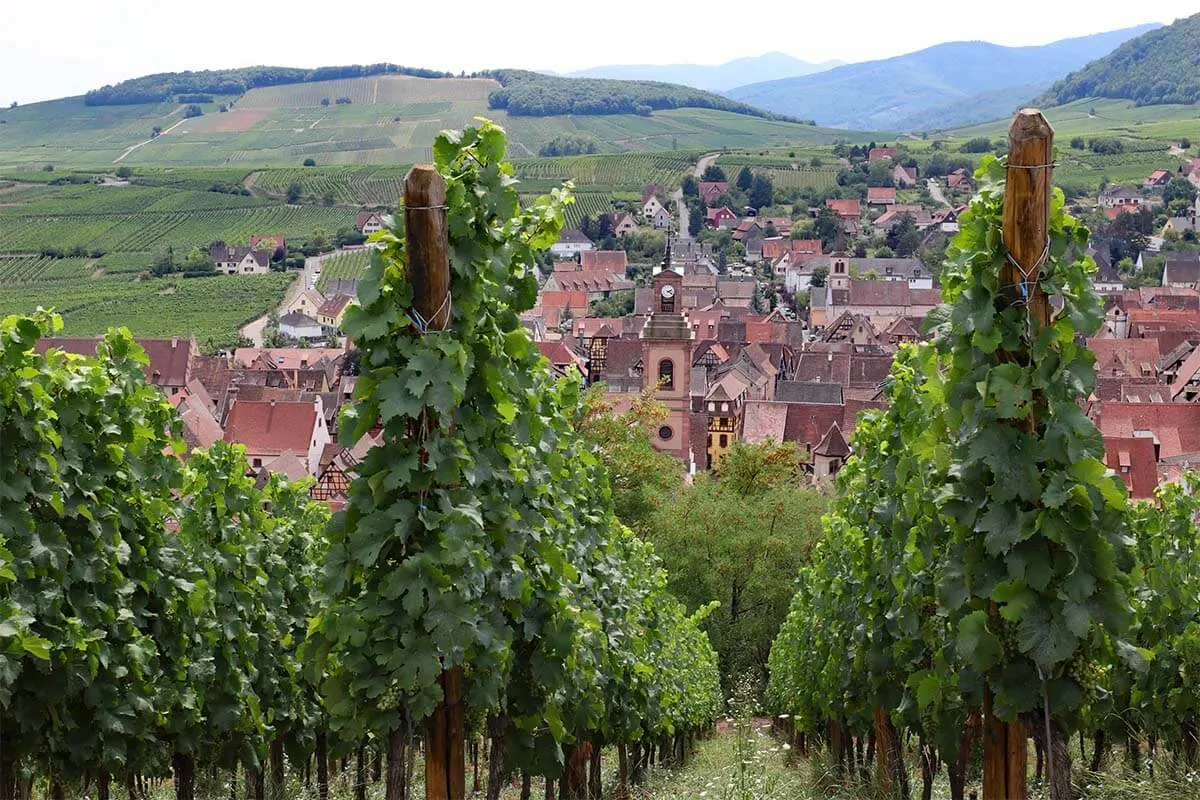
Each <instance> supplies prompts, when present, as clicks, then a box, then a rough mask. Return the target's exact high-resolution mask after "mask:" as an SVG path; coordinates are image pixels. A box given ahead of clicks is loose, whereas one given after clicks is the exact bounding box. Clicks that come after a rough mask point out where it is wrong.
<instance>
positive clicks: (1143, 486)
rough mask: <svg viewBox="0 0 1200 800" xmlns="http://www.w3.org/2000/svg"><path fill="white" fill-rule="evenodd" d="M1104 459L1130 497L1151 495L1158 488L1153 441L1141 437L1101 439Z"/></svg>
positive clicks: (1107, 437)
mask: <svg viewBox="0 0 1200 800" xmlns="http://www.w3.org/2000/svg"><path fill="white" fill-rule="evenodd" d="M1104 460H1105V463H1107V464H1108V466H1109V468H1110V469H1112V471H1113V472H1115V473H1117V474H1118V475H1120V476H1121V479H1122V480H1124V481H1125V488H1126V489H1128V490H1129V494H1130V496H1131V497H1134V498H1137V499H1143V498H1147V497H1153V496H1154V490H1155V488H1156V487H1157V486H1158V463H1157V462H1156V461H1155V459H1154V440H1153V439H1150V438H1147V437H1143V436H1131V437H1117V436H1111V437H1110V436H1106V437H1104Z"/></svg>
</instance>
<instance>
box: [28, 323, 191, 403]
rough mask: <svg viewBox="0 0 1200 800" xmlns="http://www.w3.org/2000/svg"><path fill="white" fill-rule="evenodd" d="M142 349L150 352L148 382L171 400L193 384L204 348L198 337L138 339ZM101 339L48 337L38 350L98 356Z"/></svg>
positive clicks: (40, 343)
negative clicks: (97, 347)
mask: <svg viewBox="0 0 1200 800" xmlns="http://www.w3.org/2000/svg"><path fill="white" fill-rule="evenodd" d="M136 341H137V343H138V345H139V346H140V347H141V348H142V349H143V350H145V351H146V357H147V358H148V359H149V360H150V363H148V364H147V365H146V367H145V370H144V371H145V374H146V382H147V383H149V384H151V385H153V386H157V387H158V388H160V389H162V391H163V393H164V394H166V395H167V396H168V397H174V396H175V395H178V394H180V393H181V392H183V391H184V390H185V389H186V387H187V385H188V383H190V382H191V380H192V370H193V369H194V365H195V361H196V359H197V358H199V357H200V356H199V353H200V348H199V347H198V346H197V345H196V339H195V337H192V338H190V339H179V338H175V339H137V340H136ZM99 343H100V339H98V338H94V337H93V338H88V339H67V338H60V337H53V336H51V337H46V338H43V339H38V341H37V344H36V345H35V348H36V349H37V352H38V353H41V354H45V352H46V351H47V350H49V349H50V348H52V347H53V348H56V349H58V350H62V351H63V352H65V353H74V354H76V355H82V356H91V357H93V358H94V357H95V356H96V345H98V344H99Z"/></svg>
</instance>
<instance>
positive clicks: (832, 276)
mask: <svg viewBox="0 0 1200 800" xmlns="http://www.w3.org/2000/svg"><path fill="white" fill-rule="evenodd" d="M829 288H831V289H849V288H850V254H849V253H848V252H847V251H846V234H845V232H844V231H838V235H837V242H836V243H835V244H834V247H833V252H832V253H830V255H829Z"/></svg>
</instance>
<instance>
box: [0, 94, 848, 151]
mask: <svg viewBox="0 0 1200 800" xmlns="http://www.w3.org/2000/svg"><path fill="white" fill-rule="evenodd" d="M499 87H500V85H499V83H497V82H496V81H494V80H491V79H487V78H461V79H460V78H442V79H426V78H414V77H408V76H402V75H379V76H373V77H368V78H351V79H342V80H331V81H321V82H317V83H298V84H288V85H283V86H270V87H261V88H256V89H251V90H249V91H248V92H246V93H245V94H243V95H241V96H238V97H234V96H219V95H218V96H213V98H212V102H211V103H200V104H197V105H199V107H200V108H201V109H202V110H203V112H204V113H203V115H202V116H196V117H191V118H188V117H185V109H186V108H187V105H186V104H182V103H175V102H155V103H141V104H136V105H86V104H85V102H84V100H83V98H68V99H63V100H54V101H50V102H46V103H36V104H32V105H28V106H22V107H18V108H15V109H7V110H4V111H0V122H2V124H0V167H6V168H12V167H25V168H33V169H37V168H41V167H42V166H43V165H45V164H53V165H54V166H55V167H64V166H67V167H76V168H105V167H110V165H113V164H127V165H131V166H138V165H179V166H225V165H236V166H245V167H246V168H247V170H250V169H254V168H258V167H266V166H278V165H292V166H300V164H301V162H303V161H304V160H305V159H307V158H311V159H313V160H314V161H316V162H317V164H319V165H322V166H326V165H339V164H340V165H351V164H408V163H412V162H414V161H418V160H427V159H428V158H429V142H431V141H432V140H433V137H434V135H435V134H436V133H437V131H439V130H442V129H445V128H455V127H461V126H463V125H465V124H467V123H469V122H470V121H471V120H472V119H474V118H475V117H476V116H486V117H489V118H491V119H493V120H495V121H496V122H498V123H499V124H501V125H503V126H504V127H505V128H506V129H507V130H508V132H509V135H510V142H511V149H512V153H513V155H514V156H516V157H532V156H537V155H538V154H539V151H540V150H541V148H542V147H543V145H545V144H546V143H547V142H549V141H551V140H553V139H556V138H558V137H562V136H578V137H583V138H585V139H587V140H591V141H594V142H595V144H596V149H597V151H598V152H601V153H619V152H628V151H639V150H672V149H678V150H707V149H716V148H722V147H758V146H768V145H788V144H802V143H829V142H832V141H834V140H835V139H836V138H838V137H840V136H844V135H845V134H844V132H840V131H832V130H824V129H821V128H816V127H813V126H810V125H801V124H798V123H794V122H787V121H783V120H774V119H764V118H761V117H755V116H750V115H747V114H741V113H735V112H732V111H726V110H720V109H711V108H674V109H667V110H663V111H654V112H651V113H648V114H632V113H631V114H610V115H599V114H586V115H565V114H564V115H554V116H517V115H512V114H510V113H509V112H507V111H504V110H502V109H491V108H489V107H488V98H489V95H491V93H492V92H494V91H496V90H497V89H499ZM339 98H341V99H342V100H343V102H341V103H339V102H338V100H339ZM346 101H348V102H346ZM230 102H232V103H233V105H232V107H231V108H230V107H229V103H230ZM222 106H225V107H226V108H228V109H229V110H227V111H224V112H222V111H220V108H221V107H222ZM155 128H158V129H159V130H160V131H161V134H160V135H157V136H154V135H153V132H154V130H155Z"/></svg>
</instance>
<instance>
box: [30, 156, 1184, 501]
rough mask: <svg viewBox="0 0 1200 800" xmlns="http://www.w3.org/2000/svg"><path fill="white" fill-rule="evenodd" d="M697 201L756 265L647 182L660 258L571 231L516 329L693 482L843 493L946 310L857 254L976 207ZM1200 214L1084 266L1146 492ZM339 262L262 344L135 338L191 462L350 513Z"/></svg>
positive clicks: (918, 265) (909, 170)
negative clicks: (1133, 249) (741, 468)
mask: <svg viewBox="0 0 1200 800" xmlns="http://www.w3.org/2000/svg"><path fill="white" fill-rule="evenodd" d="M894 156H896V151H895V150H894V149H892V148H886V147H883V148H874V149H872V150H871V151H870V152H869V154H868V155H867V158H868V160H869V161H870V162H875V161H884V162H885V163H888V164H890V162H891V160H892V159H893V157H894ZM710 165H711V162H710ZM697 171H698V172H699V169H698V170H697ZM891 172H892V176H893V179H894V182H895V184H896V186H898V187H901V191H903V190H904V189H908V188H912V187H913V186H916V185H917V183H918V181H923V180H925V179H922V178H919V177H918V175H917V174H916V169H915V168H914V167H909V166H904V165H901V164H896V165H895V166H894V168H893V169H892V170H891ZM1174 178H1183V179H1186V180H1187V181H1188V182H1189V183H1190V184H1191V185H1194V186H1200V161H1191V162H1187V163H1186V164H1184V165H1183V167H1181V168H1180V169H1179V170H1178V172H1177V173H1176V174H1172V173H1169V172H1166V171H1157V172H1155V173H1154V174H1152V175H1150V176H1148V177H1147V179H1146V181H1145V182H1144V184H1143V185H1142V186H1138V187H1110V188H1107V189H1105V190H1104V191H1103V192H1102V193H1101V194H1100V195H1099V197H1098V198H1097V200H1096V205H1095V209H1094V213H1102V214H1104V215H1105V216H1106V217H1107V218H1109V219H1117V218H1119V217H1122V216H1123V215H1135V214H1139V213H1143V212H1148V211H1149V210H1150V209H1153V208H1159V209H1161V207H1162V205H1163V201H1162V188H1163V187H1164V186H1165V185H1167V184H1168V183H1169V182H1170V181H1171V180H1172V179H1174ZM928 184H929V185H928V186H927V190H928V191H930V194H933V195H935V196H940V197H941V198H942V199H945V198H946V197H947V196H950V197H955V198H962V199H964V200H965V199H966V198H968V197H969V196H970V193H971V192H972V191H973V186H972V183H971V178H970V177H969V176H967V175H966V174H965V172H964V170H961V169H960V170H956V171H953V172H951V173H949V174H947V175H945V176H942V177H940V178H939V179H938V180H937V181H933V180H929V181H928ZM697 188H698V195H699V198H700V199H701V200H702V202H703V203H704V204H705V211H706V218H705V226H706V229H707V230H708V231H710V232H717V231H728V232H730V234H731V239H732V240H733V241H735V242H736V243H737V244H739V245H740V246H741V250H740V251H739V252H741V253H744V259H743V260H742V262H740V263H729V264H726V265H723V267H719V266H718V264H717V260H716V257H715V254H714V252H713V248H712V247H711V246H710V245H708V244H705V243H704V242H703V241H702V239H703V238H704V237H703V236H702V237H692V236H690V235H688V234H687V233H686V230H687V220H686V218H684V219H681V218H680V209H681V208H682V209H683V213H684V214H687V206H686V205H685V204H683V203H682V202H681V201H680V198H678V197H677V198H676V199H675V200H674V201H672V200H671V198H669V197H664V196H663V192H662V191H661V187H653V186H651V187H647V192H646V199H645V202H644V203H643V204H642V208H641V209H640V211H639V212H637V213H630V212H624V213H618V214H614V215H613V218H612V219H611V220H610V221H609V223H610V224H609V228H608V230H609V231H610V235H611V236H612V237H616V238H618V239H619V238H622V237H624V236H627V235H629V234H633V233H635V232H636V231H638V230H643V229H646V230H657V231H663V232H666V233H667V234H668V238H667V246H666V251H665V253H664V256H663V258H662V259H661V260H660V262H659V263H658V264H655V265H653V267H652V269H650V270H639V269H637V268H635V266H634V265H633V264H632V263H631V261H630V253H629V252H627V251H626V250H624V249H613V250H603V249H598V248H597V246H596V244H595V243H594V242H593V241H592V240H591V239H589V238H588V237H587V236H586V235H584V234H583V233H582V232H581V231H580V230H578V229H568V230H565V231H564V232H563V234H562V236H561V237H560V240H559V242H558V243H556V244H555V245H554V246H553V247H552V248H551V253H550V255H551V256H552V260H550V261H548V262H547V264H546V265H545V266H544V267H543V269H544V272H545V274H544V277H543V279H542V282H541V289H540V292H539V296H538V302H537V305H536V306H535V307H534V308H533V309H531V310H530V311H529V312H527V313H526V314H525V315H523V318H522V319H523V323H524V325H525V327H526V329H527V331H528V332H529V333H530V335H531V337H532V338H533V339H534V340H535V341H536V343H537V346H538V347H539V349H540V350H541V352H542V354H543V355H544V356H545V358H546V359H547V362H548V363H547V368H548V369H551V370H553V371H554V372H556V373H558V374H566V373H568V372H574V373H577V374H578V376H579V377H580V379H581V380H582V381H583V382H584V383H585V384H587V385H592V384H603V386H604V390H605V394H606V398H607V401H608V402H609V403H610V404H611V406H612V408H613V409H614V410H616V411H618V412H619V411H621V410H623V409H626V408H628V407H629V406H630V405H631V404H632V402H633V400H634V399H635V398H636V397H638V396H639V395H641V394H643V393H646V392H651V393H653V395H654V397H655V399H656V400H657V401H658V402H660V403H661V404H663V405H664V406H665V407H666V409H667V415H666V418H665V419H664V420H663V421H662V423H661V424H660V425H658V426H657V428H656V430H654V431H652V432H650V436H651V441H652V443H653V445H654V446H655V447H656V448H657V449H659V450H661V451H664V452H667V453H670V454H671V455H673V456H675V457H677V458H678V459H679V460H680V462H681V464H682V465H683V467H684V468H685V469H686V471H687V472H688V473H689V474H695V473H696V472H699V471H709V470H712V469H714V468H715V467H716V466H717V465H718V464H719V462H720V460H721V458H722V457H723V456H724V455H725V454H726V453H728V452H729V451H730V449H731V448H732V447H733V446H734V445H735V444H736V443H737V442H746V443H758V442H773V443H776V444H780V443H794V444H795V445H797V447H798V448H799V450H800V452H801V453H802V454H803V456H804V458H805V462H806V463H805V472H806V475H807V476H808V479H809V480H810V481H811V482H813V483H815V484H818V485H822V484H823V485H831V482H832V478H833V477H834V476H835V475H836V474H837V472H838V470H839V469H840V467H841V466H842V465H843V464H844V463H845V461H846V459H847V458H849V456H850V455H851V452H852V449H851V446H850V442H851V439H852V435H853V432H854V428H855V424H856V421H857V419H858V415H859V413H860V412H862V411H863V410H865V409H870V408H882V407H884V400H883V393H882V387H883V383H884V381H885V380H886V379H887V376H888V373H889V370H890V369H891V365H892V359H893V356H894V354H895V353H896V351H897V349H898V347H899V346H900V345H902V344H904V343H906V342H915V341H918V340H920V339H922V338H924V337H925V335H926V334H925V333H924V320H925V317H926V315H928V314H929V312H930V311H932V310H933V309H934V308H935V307H936V306H937V305H938V304H939V303H940V302H941V292H940V288H939V285H938V283H937V279H936V275H935V273H934V271H933V270H931V269H930V268H929V267H928V266H926V265H925V264H924V263H923V262H922V261H921V259H919V258H917V257H915V256H906V257H896V256H883V257H880V256H879V255H872V256H868V255H866V250H865V246H864V243H865V242H868V241H869V240H871V237H881V236H885V235H886V234H887V233H888V231H889V230H891V229H892V228H893V227H894V226H896V225H897V224H900V223H901V222H911V223H912V225H913V227H914V228H915V229H916V230H917V231H919V232H920V233H921V235H922V236H923V237H926V238H928V237H930V236H934V235H938V236H942V237H949V236H952V235H953V234H954V233H955V232H957V230H958V221H957V220H958V215H959V214H961V213H962V212H963V211H965V209H966V206H965V204H958V205H951V204H950V203H939V204H938V207H936V208H929V207H927V206H925V205H920V204H899V203H897V202H896V198H897V188H894V187H878V188H877V187H868V188H866V189H865V197H864V198H863V199H861V200H857V199H832V198H831V199H828V200H826V201H825V203H824V205H823V206H822V207H821V208H814V209H811V210H810V215H809V217H810V219H809V220H807V221H806V220H804V219H795V220H794V219H792V218H789V217H771V216H763V215H759V214H754V213H751V214H739V213H735V212H734V211H733V209H731V208H729V207H728V205H727V201H728V197H729V195H728V192H729V184H728V182H725V181H698V186H697ZM749 210H750V211H753V209H752V208H751V209H749ZM821 215H825V216H829V215H836V219H837V222H838V227H837V231H836V234H835V236H834V237H833V244H832V247H830V248H828V252H827V251H826V250H827V249H826V248H825V246H824V243H823V242H822V240H821V239H820V238H815V237H813V236H812V235H811V234H810V235H809V236H805V237H804V238H796V237H795V236H794V235H792V234H794V233H796V232H803V231H807V230H810V229H811V224H806V223H811V218H815V217H819V216H821ZM1198 217H1200V199H1196V200H1195V201H1194V202H1193V205H1192V206H1191V207H1190V208H1188V209H1187V210H1186V213H1183V214H1181V215H1179V216H1171V217H1169V218H1168V220H1167V222H1166V224H1165V226H1164V227H1163V229H1162V230H1161V231H1160V232H1158V233H1157V234H1156V235H1154V236H1150V237H1147V238H1146V250H1145V255H1146V256H1147V257H1150V256H1152V255H1156V254H1157V255H1160V256H1161V257H1162V258H1163V274H1162V279H1161V285H1155V286H1140V287H1138V288H1126V287H1125V283H1126V281H1125V280H1123V278H1122V276H1121V275H1120V274H1118V271H1117V269H1116V267H1115V266H1114V262H1113V259H1112V258H1111V256H1110V254H1109V253H1108V252H1107V251H1105V250H1104V249H1100V250H1097V249H1094V248H1093V249H1092V250H1091V252H1090V253H1089V255H1091V256H1093V257H1094V258H1095V261H1096V263H1097V266H1098V271H1097V272H1096V274H1095V275H1094V276H1093V284H1094V286H1095V288H1096V289H1097V291H1099V292H1100V293H1101V294H1102V296H1103V299H1104V304H1105V311H1106V325H1105V328H1104V330H1102V331H1101V332H1100V333H1099V334H1098V335H1096V336H1094V337H1092V338H1091V339H1089V340H1088V342H1087V345H1088V347H1089V348H1090V349H1091V351H1092V352H1093V353H1094V354H1095V357H1096V368H1097V373H1098V377H1097V383H1096V389H1095V392H1094V393H1093V395H1092V396H1091V397H1090V398H1089V399H1088V404H1087V409H1086V410H1087V413H1088V415H1089V416H1090V417H1091V419H1092V420H1093V421H1094V422H1095V423H1096V425H1097V427H1098V428H1099V430H1100V431H1101V433H1102V434H1103V437H1104V442H1105V449H1106V454H1107V461H1108V464H1109V466H1110V467H1111V468H1112V469H1113V470H1115V471H1116V472H1118V473H1119V474H1120V475H1121V476H1122V478H1123V480H1124V481H1125V484H1126V486H1127V487H1128V489H1129V491H1130V494H1131V496H1133V497H1136V498H1145V497H1151V496H1153V493H1154V491H1155V489H1156V488H1157V487H1158V486H1159V485H1160V484H1162V483H1165V482H1170V481H1172V480H1174V479H1176V478H1178V477H1179V476H1180V475H1181V474H1183V472H1184V471H1186V470H1187V469H1189V468H1190V467H1191V466H1192V465H1193V464H1195V463H1198V462H1200V251H1197V250H1196V249H1191V250H1184V249H1180V250H1173V249H1171V250H1164V249H1163V248H1164V246H1167V243H1168V242H1182V243H1190V242H1194V240H1195V232H1196V226H1197V218H1198ZM904 218H907V219H904ZM383 227H384V218H383V214H382V213H381V212H363V213H361V214H359V216H358V220H357V229H358V231H359V232H360V233H361V234H362V235H364V236H370V235H371V234H373V233H375V232H377V231H379V230H381V229H382V228H383ZM781 232H783V233H781ZM369 246H370V245H369V244H368V245H366V247H369ZM286 247H287V244H286V242H285V241H284V240H283V237H281V236H271V235H262V236H255V237H252V239H251V240H250V242H249V245H248V246H244V247H243V246H227V245H225V244H224V243H215V244H214V245H212V247H211V248H210V256H211V258H212V261H213V262H214V264H215V265H216V268H217V270H218V271H219V272H221V273H224V274H242V273H250V272H255V273H259V272H265V271H266V270H267V269H268V268H269V265H270V263H271V260H272V258H273V252H274V253H278V252H279V251H284V250H286ZM361 247H363V245H351V246H350V249H354V248H361ZM337 252H344V251H337ZM328 255H330V254H326V255H325V256H321V255H318V256H315V257H310V258H309V259H308V260H307V261H306V265H305V270H304V280H302V281H298V282H297V283H296V284H295V285H294V291H291V292H289V294H288V296H287V297H286V298H285V300H284V303H283V305H282V306H281V307H280V308H279V309H278V311H277V313H276V314H275V315H273V319H272V321H271V322H270V323H268V325H269V329H268V331H267V336H266V341H261V340H260V341H257V342H248V344H249V345H250V346H244V347H237V348H234V349H232V350H230V351H220V352H218V353H217V354H215V355H203V354H202V353H201V348H200V347H199V346H198V344H197V342H196V340H195V338H192V339H183V338H172V339H145V338H143V339H140V340H139V342H140V344H141V345H142V347H143V348H144V349H145V350H146V352H147V355H148V357H149V360H150V363H149V366H148V367H147V369H146V374H147V378H148V380H149V381H150V382H151V383H152V384H154V385H156V386H158V387H159V388H160V389H161V390H162V391H163V392H164V393H165V394H166V395H167V397H168V399H169V401H170V402H171V404H172V405H174V406H176V407H177V408H178V410H179V413H180V417H181V419H182V421H183V425H184V431H183V433H184V440H185V442H186V443H187V445H188V447H189V448H206V447H209V446H211V445H212V444H213V443H214V442H216V441H221V440H223V441H227V442H236V443H239V444H241V445H243V446H245V448H246V451H247V458H248V460H249V463H250V465H251V467H252V469H253V470H254V471H255V472H256V474H257V475H258V477H259V479H260V480H261V481H263V482H265V481H266V479H267V478H268V477H269V475H271V474H274V473H281V474H284V475H286V476H287V477H288V478H289V479H291V480H297V479H300V478H304V477H312V478H314V479H315V484H314V486H313V488H312V490H311V491H312V496H313V497H314V498H315V499H319V500H322V501H325V502H327V503H329V504H330V505H331V506H332V507H333V508H334V509H337V508H340V507H342V505H343V504H344V503H345V501H346V496H347V491H348V488H349V485H350V481H351V480H352V478H353V476H354V468H355V464H356V463H357V462H358V460H359V459H361V458H362V457H363V455H364V454H365V453H366V451H367V450H368V449H370V447H371V446H372V445H373V443H374V442H373V440H372V439H371V435H370V434H368V435H367V436H365V437H364V438H363V439H362V440H361V441H357V442H342V441H339V440H338V435H337V417H338V412H339V410H340V409H341V407H342V406H343V404H345V403H347V402H350V401H351V399H352V395H353V391H354V385H355V381H356V373H357V362H358V359H357V353H356V352H355V350H354V348H353V344H352V343H350V342H349V341H348V340H347V339H346V338H345V337H344V336H342V333H341V325H342V321H343V319H344V316H345V313H346V311H347V310H348V309H349V308H350V307H351V306H353V305H355V304H356V303H357V299H356V296H357V280H355V279H345V278H333V279H330V280H327V281H326V282H325V286H324V288H325V291H324V292H321V291H318V290H317V288H316V284H317V278H318V277H319V276H320V269H321V264H322V261H323V258H325V257H327V256H328ZM1141 258H1142V256H1141V254H1139V257H1138V260H1139V261H1141ZM622 295H625V296H632V304H631V307H632V310H631V312H630V313H627V314H623V315H619V316H613V315H608V316H598V315H589V310H590V309H594V308H597V304H598V303H609V302H610V301H612V300H613V299H614V298H616V297H620V296H622ZM798 298H804V299H806V300H807V303H797V299H798ZM610 307H611V303H610ZM261 338H262V337H260V339H261ZM95 344H96V340H95V339H56V338H50V339H44V340H42V341H41V342H40V344H39V346H40V347H41V348H42V349H45V348H48V347H62V348H63V349H66V350H69V351H73V352H78V353H91V352H94V350H95Z"/></svg>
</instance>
